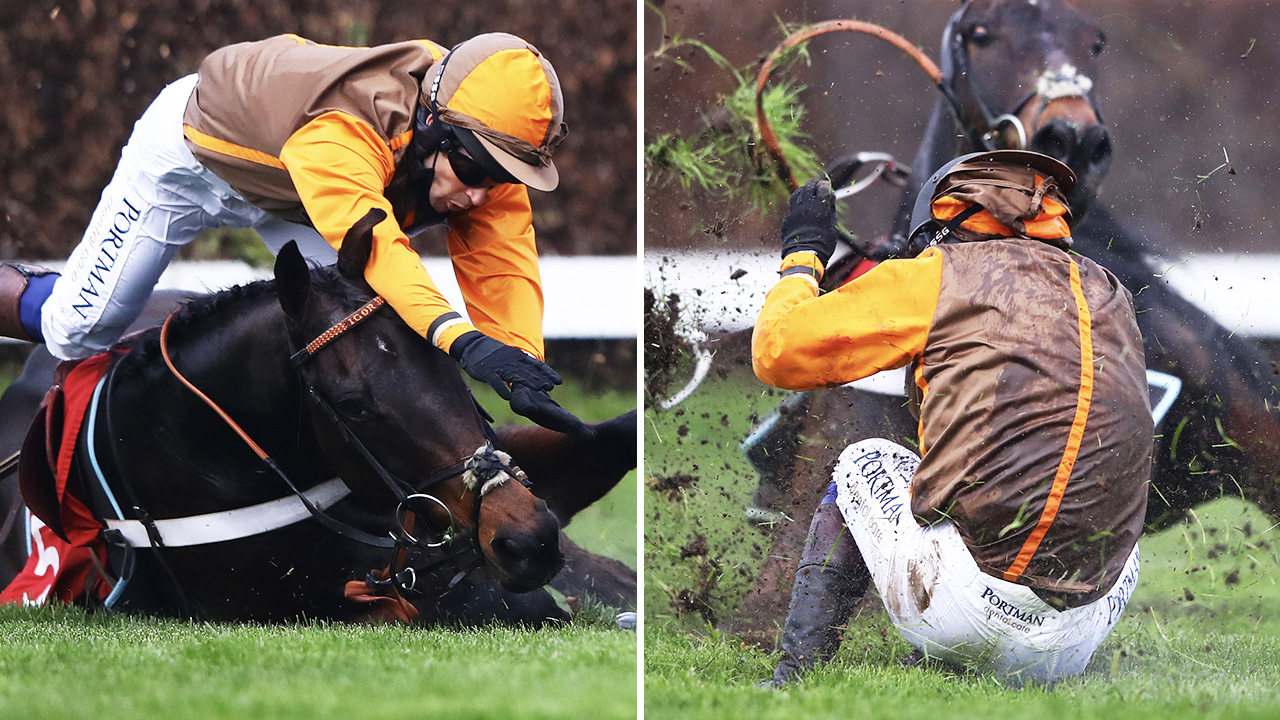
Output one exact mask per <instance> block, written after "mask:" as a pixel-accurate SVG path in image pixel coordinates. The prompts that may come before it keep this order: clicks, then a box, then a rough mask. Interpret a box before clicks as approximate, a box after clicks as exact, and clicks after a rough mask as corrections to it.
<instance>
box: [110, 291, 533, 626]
mask: <svg viewBox="0 0 1280 720" xmlns="http://www.w3.org/2000/svg"><path fill="white" fill-rule="evenodd" d="M383 304H385V300H384V299H383V298H382V297H381V296H375V297H374V298H373V299H372V300H370V301H369V302H367V303H365V304H364V305H363V306H361V307H360V308H359V309H357V310H356V311H355V312H353V313H351V314H350V315H348V316H347V317H345V318H343V319H342V320H340V321H338V322H337V323H335V324H334V325H333V326H332V327H330V328H329V329H327V330H325V331H324V332H322V333H321V334H320V335H319V336H317V337H316V338H315V339H314V340H312V341H311V342H309V343H307V344H306V345H304V346H303V347H302V348H301V349H300V350H298V351H296V352H294V353H292V354H291V355H290V363H291V364H292V366H293V367H294V369H295V370H296V371H297V373H298V376H299V378H300V380H301V381H302V384H303V386H304V387H305V389H306V394H307V397H308V398H309V399H310V401H311V402H312V403H313V404H314V405H315V406H316V407H318V408H319V409H320V410H321V411H322V413H323V414H324V415H325V416H326V417H327V418H328V419H329V420H330V421H332V422H333V423H334V424H335V425H336V426H337V428H338V430H339V432H340V433H341V435H342V437H343V440H344V441H345V442H346V443H347V444H348V445H350V446H351V447H354V448H355V450H356V451H357V452H358V453H359V454H360V456H361V457H362V458H364V460H365V461H366V462H367V463H368V464H369V466H370V467H371V468H372V469H373V471H374V472H375V474H377V475H378V477H379V478H380V479H381V480H382V481H383V482H384V483H385V484H386V486H387V488H388V489H389V490H390V491H391V493H392V495H393V496H394V497H395V498H396V500H397V502H398V506H397V509H396V513H395V515H396V519H397V523H398V525H399V526H400V527H399V532H398V533H396V532H391V533H389V534H388V536H387V537H382V536H378V535H374V534H371V533H369V532H366V531H364V530H361V529H359V528H356V527H353V526H351V525H349V524H347V523H344V522H342V521H340V520H338V519H336V518H334V517H332V516H331V515H329V514H327V513H325V512H324V510H323V508H324V507H328V506H329V505H332V504H333V503H335V502H337V500H339V499H341V497H343V496H345V494H346V493H347V492H349V491H347V490H346V488H345V487H343V488H341V494H337V493H338V492H339V491H337V490H334V489H331V488H329V486H330V485H331V484H334V483H337V482H339V481H338V480H336V479H335V480H331V481H329V483H324V484H322V485H323V487H324V488H325V490H320V486H318V487H317V488H311V489H309V490H306V491H304V490H302V489H300V488H299V487H298V486H297V485H296V484H295V483H294V482H293V480H292V479H291V478H290V477H289V476H288V474H287V473H286V472H285V471H284V469H283V468H281V467H280V465H279V464H278V463H276V461H275V460H274V459H272V458H271V456H270V455H269V454H268V453H267V452H266V451H265V450H264V449H263V448H262V447H261V446H260V445H259V444H258V443H257V442H255V441H254V440H253V438H252V437H250V436H249V434H248V432H246V431H245V430H244V428H242V427H241V426H240V425H239V424H238V423H237V422H236V421H235V420H234V419H233V418H232V417H231V416H230V415H229V414H228V413H227V412H226V411H225V410H223V409H222V407H220V406H219V405H218V403H217V402H216V401H214V400H213V399H212V398H210V397H209V396H208V395H207V394H205V393H204V392H203V391H202V390H200V388H199V387H197V386H196V385H195V384H194V383H193V382H191V380H189V379H188V378H187V377H186V376H185V375H183V374H182V372H181V371H180V370H179V369H178V368H177V366H176V365H175V364H174V362H173V358H172V356H171V353H170V352H169V329H170V325H171V323H172V320H173V317H174V315H170V316H169V317H168V318H167V319H166V320H165V323H164V325H163V327H162V328H161V330H160V351H161V356H162V357H163V359H164V362H165V365H166V366H167V367H168V369H169V371H170V372H171V373H172V374H173V376H174V377H175V378H177V379H178V380H179V382H181V383H182V384H183V386H185V387H186V388H187V389H188V390H190V391H191V392H192V393H193V394H195V395H196V397H198V398H200V400H201V401H203V402H204V403H205V404H206V405H207V406H208V407H209V408H210V409H212V410H213V411H214V412H215V413H216V414H217V415H218V417H220V418H221V419H222V421H223V422H224V423H225V424H226V425H227V427H229V428H230V429H231V430H233V431H234V432H235V433H236V435H237V436H239V437H240V439H241V440H242V441H243V442H244V444H245V445H247V446H248V447H249V449H250V450H252V451H253V453H254V454H255V455H257V456H258V458H259V459H260V460H261V461H262V462H263V464H264V465H266V466H267V467H268V468H269V469H270V470H271V471H272V472H273V473H275V474H276V475H277V476H278V477H279V478H280V479H281V480H283V481H284V483H285V484H286V485H287V486H288V488H289V490H290V491H292V493H293V496H292V497H289V498H283V499H281V500H276V501H272V502H270V503H264V504H262V505H261V506H253V507H252V508H243V509H240V510H232V511H227V512H224V513H214V514H211V515H206V516H196V517H194V518H177V519H171V520H150V521H149V523H146V524H147V528H146V532H145V533H144V534H143V536H137V537H133V538H126V539H136V540H142V539H143V537H145V539H146V542H143V543H142V544H141V546H142V547H148V546H150V547H159V546H162V545H163V544H164V543H163V542H162V541H161V540H162V536H161V534H160V533H159V532H156V526H157V525H160V524H161V523H167V524H168V526H167V527H169V528H174V529H177V528H179V527H184V526H188V525H193V524H200V523H204V524H205V525H207V524H209V523H210V522H211V519H213V518H219V519H223V520H225V519H227V518H228V516H231V515H234V514H237V513H238V514H240V515H244V516H249V515H253V514H254V512H255V511H259V510H260V509H261V508H262V507H263V506H267V505H281V504H283V503H285V501H288V502H292V503H295V504H296V502H298V501H300V502H301V504H302V506H303V508H305V511H306V513H307V514H308V515H310V516H311V517H314V518H315V519H316V520H317V521H318V522H320V524H321V525H323V526H324V527H326V528H328V529H329V530H332V531H333V532H335V533H337V534H338V535H341V536H342V537H345V538H348V539H351V540H354V541H356V542H360V543H362V544H365V545H370V546H373V547H379V548H387V549H392V550H393V556H392V562H391V564H390V565H389V566H388V567H387V568H386V569H384V570H381V571H370V574H369V576H368V578H367V579H366V581H364V582H363V583H362V582H360V581H355V582H354V583H352V584H354V585H357V586H359V588H360V589H359V590H353V589H352V588H351V587H350V585H352V584H349V587H348V590H347V595H348V597H351V598H353V599H357V600H364V599H368V597H369V595H367V594H366V591H367V593H371V594H372V596H375V597H374V599H385V600H389V601H390V602H391V603H392V605H393V611H394V612H395V613H396V614H397V616H399V617H401V618H402V619H405V620H409V619H412V617H415V616H416V610H415V609H413V606H412V605H411V604H410V603H408V601H406V600H404V599H403V598H401V597H400V595H399V591H400V590H401V589H404V590H412V589H413V585H414V583H415V582H416V580H417V571H415V570H414V569H413V568H412V567H409V568H406V569H405V570H397V568H398V567H401V566H402V564H403V562H404V560H405V557H406V555H407V551H408V550H410V549H413V548H422V549H433V548H439V547H442V546H449V545H452V544H453V542H454V540H455V538H456V536H457V529H456V526H455V522H454V518H453V513H452V511H450V510H449V508H448V507H447V506H446V505H445V503H444V502H443V501H441V500H440V499H439V498H437V497H435V496H434V495H431V494H429V493H427V492H426V491H427V490H429V489H430V488H432V487H434V486H435V485H438V484H439V483H441V482H444V481H445V480H448V479H450V478H453V477H457V476H459V475H461V476H462V478H463V485H464V486H465V487H466V488H467V489H468V490H472V491H473V492H474V502H473V503H472V527H473V528H474V532H473V533H472V534H473V539H474V542H473V546H472V547H467V548H463V549H462V550H460V551H459V552H456V553H453V554H449V555H446V556H445V557H444V558H442V559H439V560H437V561H435V562H433V563H432V564H431V565H429V566H427V567H424V568H422V570H424V571H430V570H433V569H435V568H436V567H438V566H440V565H443V564H445V563H449V562H452V561H453V560H455V559H456V558H458V557H459V556H461V555H464V554H467V553H471V552H473V551H474V553H475V559H474V560H473V561H471V562H469V563H467V564H466V565H465V567H464V568H463V569H462V570H461V571H459V573H458V574H457V575H456V576H455V577H454V579H453V581H452V582H451V583H450V587H452V586H453V585H455V584H456V583H457V582H458V581H459V580H461V579H462V577H463V576H465V574H466V573H467V572H469V571H470V570H471V569H472V568H474V567H476V566H478V565H479V564H480V563H481V562H483V557H484V555H483V551H482V549H481V548H480V534H479V528H480V509H481V500H482V498H483V497H484V496H485V495H486V494H488V493H489V492H490V491H492V490H493V489H495V488H497V487H499V486H501V485H502V484H504V483H505V482H506V480H507V479H509V478H515V479H516V480H517V481H518V482H520V483H521V484H523V485H525V486H526V487H527V486H528V485H529V480H528V478H527V476H525V474H524V472H523V471H521V470H520V469H519V468H517V467H515V466H514V465H512V463H511V456H510V455H508V454H507V453H505V452H502V451H500V450H495V449H494V447H493V444H492V437H493V434H492V430H491V429H490V428H489V427H488V425H487V424H486V426H485V431H486V434H488V435H489V437H490V438H491V439H490V440H488V441H486V442H485V444H483V445H481V446H480V447H479V448H477V449H476V450H475V452H473V453H472V454H471V456H470V457H468V458H467V459H466V460H464V461H463V462H461V463H459V464H458V465H455V466H453V467H449V468H445V469H443V470H439V471H436V472H434V473H432V474H431V475H429V476H428V477H427V478H426V479H425V480H424V481H422V482H420V483H418V484H417V485H414V484H411V483H409V482H406V481H405V480H403V479H401V478H399V477H397V476H396V475H395V474H393V473H392V472H391V471H389V470H388V469H387V468H386V467H385V466H384V465H383V464H382V463H381V462H379V461H378V460H377V458H375V457H374V456H373V453H372V452H370V451H369V449H368V448H367V447H366V446H365V445H364V443H363V442H361V441H360V439H359V438H358V437H356V435H355V433H354V432H353V431H352V430H351V428H350V427H349V426H348V425H347V424H346V423H345V422H344V421H343V420H342V418H341V417H340V416H339V415H338V413H337V412H336V411H335V410H334V409H333V407H332V406H331V405H330V404H329V403H328V401H327V400H325V398H324V397H323V396H322V395H321V394H320V393H319V391H318V390H317V389H316V387H315V386H314V385H313V384H312V383H311V381H310V380H309V379H308V378H307V374H306V373H305V372H304V366H305V365H306V363H307V362H308V361H309V360H311V359H312V358H314V357H315V355H316V354H317V353H319V352H320V351H321V350H323V349H324V348H325V347H328V346H329V345H330V344H331V343H332V342H333V341H334V340H336V339H338V338H339V337H341V336H342V335H343V334H345V333H346V332H348V331H349V330H351V329H352V328H353V327H355V326H356V325H359V324H360V323H361V322H363V321H364V320H366V319H368V318H369V317H370V316H371V315H373V313H374V312H375V311H376V310H377V309H378V308H380V307H381V306H382V305H383ZM175 314H176V313H175ZM294 498H296V500H295V499H294ZM313 498H314V499H315V501H314V502H313ZM424 502H425V503H430V504H434V505H436V506H438V507H440V508H442V509H444V511H445V513H446V514H447V515H448V517H449V520H448V525H447V526H446V528H445V529H444V530H443V531H441V532H440V533H439V535H438V536H437V537H436V538H426V537H422V538H420V537H416V536H415V535H414V534H413V532H414V531H413V527H414V516H415V513H414V511H413V510H412V509H411V508H412V507H414V506H415V505H416V504H418V503H424ZM259 514H260V513H259ZM305 517H306V515H298V516H297V517H296V519H294V520H292V522H297V521H298V520H302V519H305ZM131 522H136V521H131ZM286 524H287V523H286ZM279 526H282V525H279ZM271 529H275V528H265V529H260V530H258V531H257V532H267V531H269V530H271ZM236 532H238V535H237V537H246V536H248V535H251V534H257V533H256V532H239V531H236ZM224 534H225V533H224ZM135 535H136V534H135ZM204 535H205V537H202V538H197V539H198V540H203V541H205V542H220V541H222V540H225V539H229V538H227V537H220V538H212V539H210V538H211V537H212V536H211V534H210V533H208V532H206V533H204ZM181 544H183V545H188V544H199V542H196V541H192V542H183V543H181ZM386 593H389V594H390V595H391V597H387V595H386Z"/></svg>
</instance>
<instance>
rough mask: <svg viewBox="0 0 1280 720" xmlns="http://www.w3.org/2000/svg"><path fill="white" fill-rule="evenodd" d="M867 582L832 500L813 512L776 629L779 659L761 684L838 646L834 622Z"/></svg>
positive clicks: (786, 678)
mask: <svg viewBox="0 0 1280 720" xmlns="http://www.w3.org/2000/svg"><path fill="white" fill-rule="evenodd" d="M870 582H871V574H870V573H869V572H868V571H867V565H866V563H865V562H863V560H862V556H861V555H860V554H859V553H858V548H857V545H856V544H854V542H853V537H851V536H850V535H849V531H848V530H847V529H845V526H844V517H843V516H841V515H840V510H839V509H838V508H837V507H836V505H835V503H823V504H822V505H819V506H818V511H817V512H816V513H814V515H813V523H812V524H811V525H810V526H809V537H808V538H807V539H806V540H805V546H804V554H803V556H802V557H801V559H800V569H799V570H797V571H796V584H795V586H794V587H793V588H792V590H791V607H790V608H789V609H788V610H787V622H786V625H785V626H784V627H783V631H782V661H781V662H779V663H778V667H777V669H776V670H774V671H773V680H771V681H768V682H766V683H765V686H767V687H775V688H777V687H781V686H782V685H784V684H786V683H788V682H790V681H792V680H794V679H795V678H796V675H798V674H799V673H801V672H802V671H804V670H806V669H808V668H810V667H813V666H814V665H816V664H818V663H819V662H825V661H826V660H829V659H830V658H831V656H832V655H834V654H835V652H836V650H839V649H840V640H841V635H840V629H839V626H840V625H842V624H844V622H845V621H846V620H848V619H849V615H850V614H851V613H852V612H853V609H854V608H855V607H856V606H857V604H858V603H859V602H860V601H861V600H862V595H863V593H865V592H866V591H867V585H869V584H870Z"/></svg>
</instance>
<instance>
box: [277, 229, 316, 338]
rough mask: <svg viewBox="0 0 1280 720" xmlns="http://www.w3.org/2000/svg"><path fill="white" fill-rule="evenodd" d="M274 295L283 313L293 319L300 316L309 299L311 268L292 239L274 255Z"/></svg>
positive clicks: (295, 319)
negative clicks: (278, 300)
mask: <svg viewBox="0 0 1280 720" xmlns="http://www.w3.org/2000/svg"><path fill="white" fill-rule="evenodd" d="M276 297H278V298H279V299H280V307H282V308H284V314H285V315H288V316H289V317H290V318H292V319H293V320H294V321H297V320H298V319H300V318H301V317H302V313H303V312H305V311H306V309H307V303H308V302H309V301H310V300H311V270H310V269H309V268H308V267H307V261H306V259H304V258H303V257H302V251H301V250H298V243H296V242H294V241H293V240H290V241H289V242H288V243H286V244H285V246H284V247H282V248H280V253H279V254H277V255H276Z"/></svg>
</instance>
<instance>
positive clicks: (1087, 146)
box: [1030, 119, 1111, 219]
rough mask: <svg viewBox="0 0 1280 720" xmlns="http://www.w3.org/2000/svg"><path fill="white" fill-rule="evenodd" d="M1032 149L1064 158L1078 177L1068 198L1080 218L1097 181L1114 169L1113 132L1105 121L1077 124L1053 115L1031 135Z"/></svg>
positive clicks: (1096, 186)
mask: <svg viewBox="0 0 1280 720" xmlns="http://www.w3.org/2000/svg"><path fill="white" fill-rule="evenodd" d="M1030 146H1031V147H1030V149H1031V150H1034V151H1036V152H1039V153H1044V154H1045V155H1048V156H1049V157H1052V158H1055V159H1057V160H1061V161H1062V162H1063V163H1065V164H1066V165H1067V167H1069V168H1071V171H1072V172H1074V173H1075V174H1076V178H1077V180H1078V181H1079V182H1078V183H1077V184H1076V188H1075V190H1074V191H1073V192H1072V193H1071V196H1070V197H1068V198H1067V202H1068V203H1070V205H1071V213H1072V215H1073V216H1075V217H1076V218H1077V219H1079V218H1081V217H1084V214H1085V212H1087V211H1088V208H1089V205H1090V204H1091V203H1092V201H1093V198H1094V196H1095V195H1096V194H1097V191H1098V185H1099V184H1100V183H1101V182H1102V178H1103V177H1104V176H1106V174H1107V171H1108V170H1110V169H1111V134H1110V133H1109V132H1107V128H1106V126H1105V125H1098V124H1093V125H1084V126H1081V125H1077V124H1075V123H1072V122H1070V121H1068V120H1063V119H1054V120H1051V121H1050V122H1048V123H1046V124H1045V125H1042V126H1041V127H1040V128H1039V129H1038V130H1036V132H1035V134H1034V135H1032V136H1031V142H1030Z"/></svg>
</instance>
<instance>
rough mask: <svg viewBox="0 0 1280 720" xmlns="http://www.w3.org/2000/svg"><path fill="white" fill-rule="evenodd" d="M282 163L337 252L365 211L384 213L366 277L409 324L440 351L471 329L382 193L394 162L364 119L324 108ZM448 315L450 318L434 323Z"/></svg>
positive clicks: (282, 155)
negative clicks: (426, 267)
mask: <svg viewBox="0 0 1280 720" xmlns="http://www.w3.org/2000/svg"><path fill="white" fill-rule="evenodd" d="M280 160H281V161H282V162H283V163H284V164H285V167H286V168H287V169H288V171H289V176H290V178H292V180H293V183H294V186H295V187H296V188H297V191H298V196H299V197H300V199H301V200H302V204H303V207H305V208H306V210H307V215H308V216H309V217H310V219H311V222H312V224H313V225H314V226H315V229H316V231H317V232H319V233H320V235H321V236H323V237H324V239H325V240H326V241H327V242H328V243H329V244H330V245H332V246H333V247H334V248H335V249H337V248H340V247H341V245H342V238H343V236H344V235H345V234H346V232H347V230H348V229H350V227H351V226H352V225H354V224H355V222H356V221H357V220H359V219H360V218H362V217H364V215H365V213H367V212H369V210H370V209H372V208H375V207H377V208H381V209H383V210H384V211H386V213H387V218H386V220H383V221H382V222H380V223H378V224H377V225H376V226H375V227H374V230H373V252H372V254H371V255H370V258H369V264H368V266H367V267H366V269H365V280H366V281H367V282H368V283H369V286H370V287H372V288H373V290H374V292H376V293H378V294H379V295H381V296H383V297H384V298H386V300H387V303H388V304H389V305H391V307H392V309H394V310H395V311H396V313H397V314H399V315H400V317H401V319H403V320H404V321H405V322H406V323H408V325H409V327H411V328H413V329H414V331H416V332H417V333H418V334H420V335H422V336H423V337H425V338H427V339H429V340H431V341H432V342H433V343H435V345H436V346H437V347H439V348H440V349H442V350H444V351H446V352H448V351H449V349H450V347H451V346H452V344H453V341H454V340H457V339H458V338H459V337H460V336H462V335H463V334H464V333H467V332H469V331H473V330H475V328H474V327H473V326H472V325H471V324H470V323H467V322H466V321H464V320H461V319H460V318H458V317H457V314H456V313H455V312H454V310H453V308H452V307H450V306H449V303H448V301H447V300H446V299H445V298H444V296H443V295H442V294H441V293H440V290H439V289H438V288H437V287H436V285H435V283H434V282H432V280H431V277H430V275H428V274H427V271H426V269H425V268H424V267H423V266H422V259H421V258H420V257H419V256H418V253H417V252H416V251H414V250H413V248H412V247H410V245H409V238H408V237H406V236H405V234H404V231H403V230H402V229H401V228H400V226H399V224H398V223H397V222H396V220H395V214H394V212H393V210H392V207H391V203H390V201H388V200H387V198H386V197H385V196H384V194H383V193H384V190H385V188H386V186H387V185H388V184H389V183H390V182H391V178H392V176H393V175H394V174H395V159H394V156H393V154H392V150H391V147H390V146H389V145H388V144H387V142H386V141H385V140H383V139H382V138H381V137H379V136H378V134H377V133H376V132H375V131H374V129H373V128H372V127H371V126H370V125H369V124H368V123H366V122H364V121H362V120H359V119H357V118H355V117H353V116H351V115H348V114H346V113H341V112H330V113H326V114H324V115H322V116H320V117H318V118H316V119H315V120H312V121H311V122H310V123H308V124H307V125H305V126H303V127H302V128H300V129H299V130H298V131H297V132H295V133H294V134H293V135H292V136H291V137H290V138H289V140H288V141H287V142H286V143H285V144H284V147H283V148H282V149H281V151H280ZM446 316H448V317H451V318H452V319H451V320H449V321H448V322H444V323H438V324H437V327H436V328H433V327H432V324H433V323H435V322H436V321H437V320H439V319H441V318H445V317H446ZM433 330H434V331H435V332H434V333H433ZM433 334H434V335H435V337H432V335H433Z"/></svg>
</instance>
